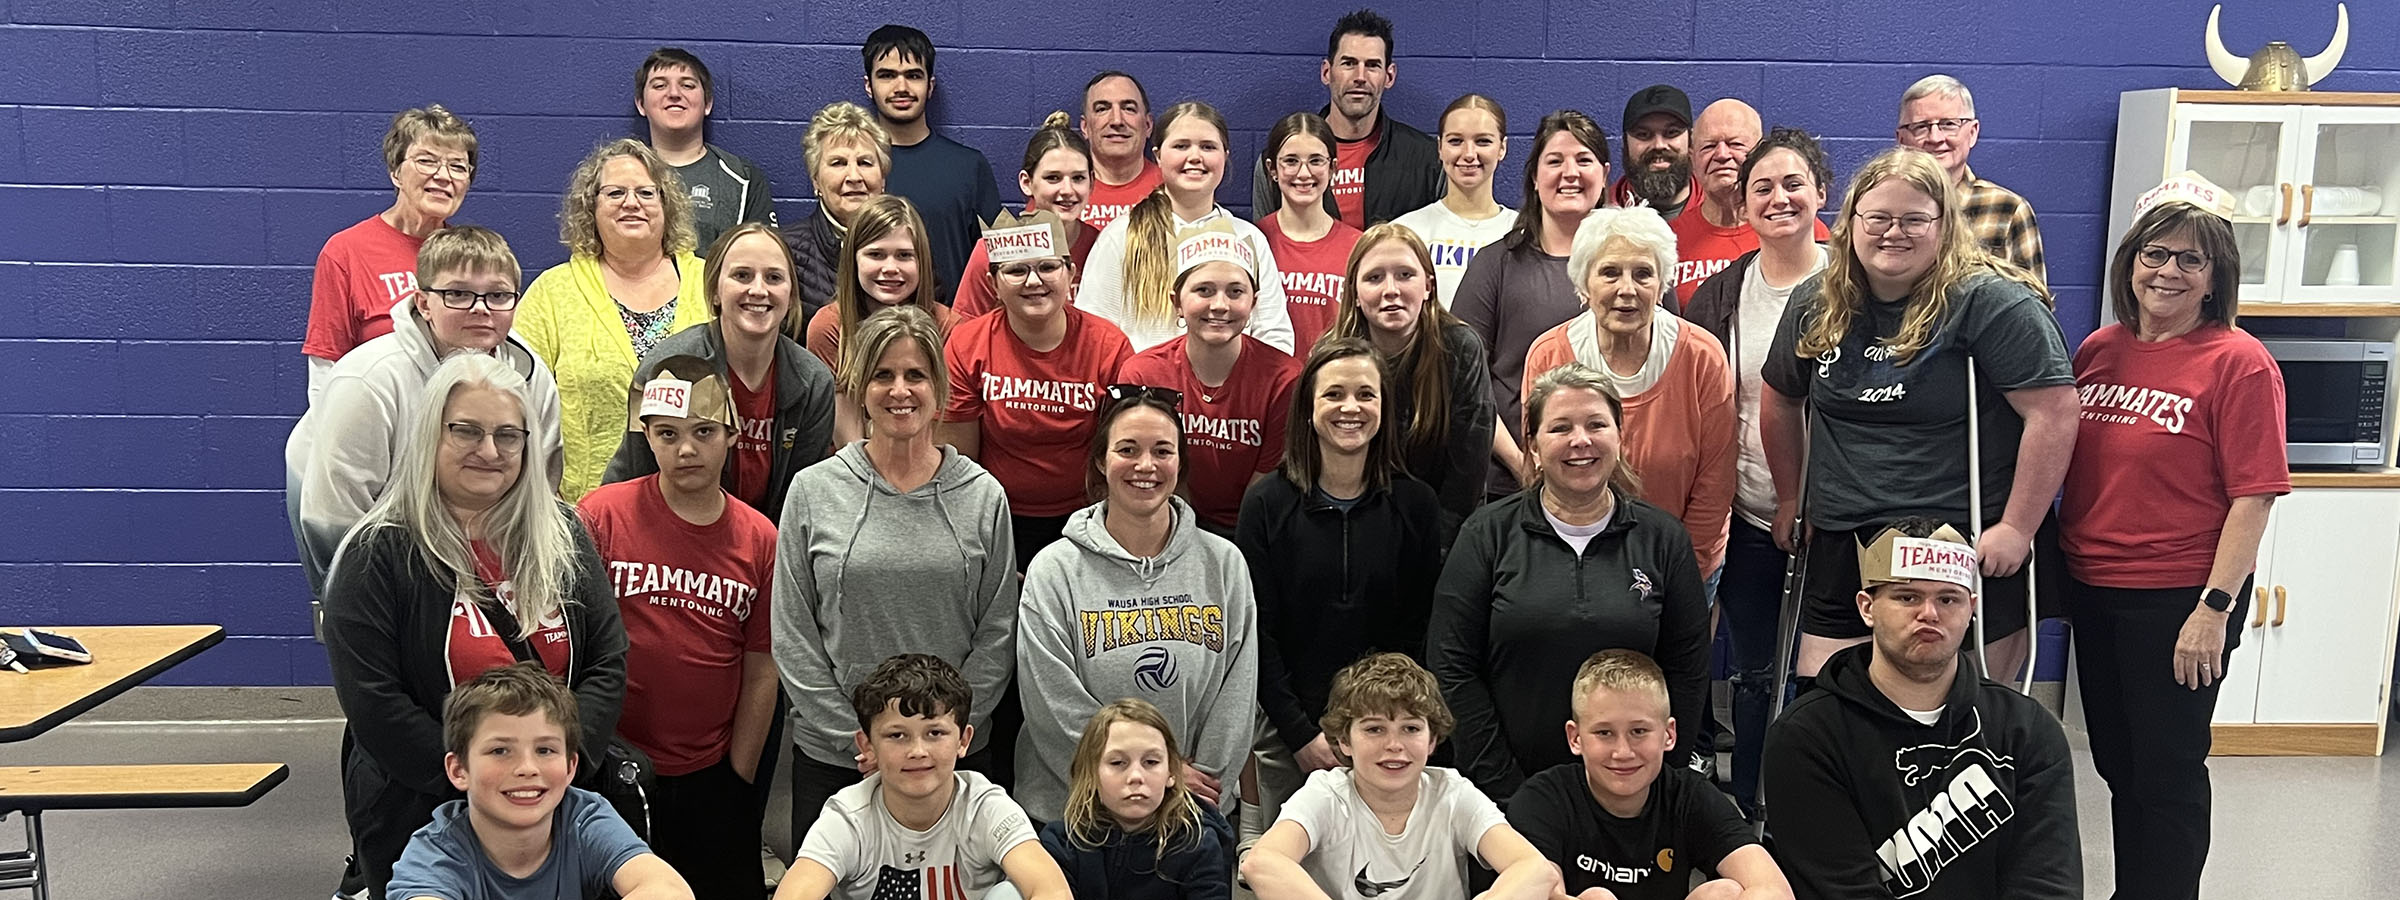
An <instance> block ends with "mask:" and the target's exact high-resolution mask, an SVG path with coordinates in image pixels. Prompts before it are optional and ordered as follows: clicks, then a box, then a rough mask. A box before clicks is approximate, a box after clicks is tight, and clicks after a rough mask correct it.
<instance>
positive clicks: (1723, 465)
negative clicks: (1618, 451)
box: [1518, 313, 1739, 574]
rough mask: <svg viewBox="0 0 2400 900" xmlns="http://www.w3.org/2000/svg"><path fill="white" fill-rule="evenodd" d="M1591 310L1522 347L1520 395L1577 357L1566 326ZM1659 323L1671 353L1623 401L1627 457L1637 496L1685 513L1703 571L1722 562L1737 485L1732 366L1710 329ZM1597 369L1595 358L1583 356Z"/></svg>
mask: <svg viewBox="0 0 2400 900" xmlns="http://www.w3.org/2000/svg"><path fill="white" fill-rule="evenodd" d="M1589 315H1590V313H1585V314H1584V315H1581V316H1576V317H1575V318H1572V319H1568V320H1567V321H1566V322H1565V323H1563V324H1560V325H1559V326H1558V327H1556V328H1552V329H1550V330H1549V331H1545V332H1542V336H1541V337H1538V338H1535V339H1534V341H1533V347H1532V349H1530V350H1527V351H1526V353H1525V382H1524V384H1523V386H1522V387H1520V388H1519V391H1520V393H1519V395H1518V396H1519V397H1520V398H1521V397H1524V396H1527V395H1530V394H1532V393H1533V383H1534V381H1535V380H1536V379H1539V378H1541V377H1542V374H1543V373H1545V372H1548V371H1550V370H1551V369H1555V368H1558V367H1559V366H1563V365H1566V364H1567V363H1571V362H1576V361H1578V360H1577V359H1576V356H1575V348H1574V345H1573V343H1572V341H1570V340H1569V339H1568V337H1567V330H1568V329H1569V328H1572V327H1574V325H1575V323H1576V322H1578V321H1582V320H1583V319H1584V318H1585V317H1586V316H1589ZM1655 321H1656V322H1657V323H1659V324H1665V323H1668V322H1673V323H1675V326H1676V328H1677V329H1678V330H1677V331H1676V332H1675V352H1674V354H1673V355H1671V356H1669V357H1668V358H1667V368H1666V371H1664V372H1661V373H1660V374H1659V376H1658V383H1657V384H1653V385H1651V386H1650V389H1649V390H1646V391H1643V392H1641V393H1639V394H1636V395H1634V396H1632V397H1628V398H1626V400H1625V421H1623V422H1620V423H1618V426H1619V431H1620V432H1621V433H1622V434H1623V435H1624V437H1625V443H1624V450H1623V452H1624V454H1625V458H1626V459H1627V460H1629V461H1631V462H1632V463H1633V471H1634V474H1636V475H1639V476H1641V479H1642V499H1643V500H1646V501H1649V503H1650V505H1652V506H1656V507H1658V508H1660V509H1663V510H1666V511H1667V513H1668V514H1669V515H1672V516H1674V517H1676V518H1678V519H1681V520H1683V527H1684V530H1686V531H1688V532H1690V533H1691V536H1692V551H1693V553H1694V554H1696V555H1698V556H1699V558H1700V571H1701V573H1702V574H1706V573H1709V572H1713V571H1716V567H1717V566H1718V565H1720V564H1722V563H1724V561H1725V536H1726V527H1727V525H1728V523H1730V522H1731V521H1732V515H1733V491H1734V486H1735V474H1734V461H1735V459H1736V458H1737V457H1738V456H1739V453H1738V451H1737V449H1736V444H1735V440H1734V437H1735V435H1734V409H1733V369H1732V367H1730V366H1728V365H1726V363H1725V347H1724V345H1722V344H1719V343H1718V342H1717V339H1716V337H1715V336H1714V335H1711V334H1709V333H1708V330H1707V329H1704V328H1701V327H1700V326H1698V325H1694V324H1692V323H1690V322H1686V321H1683V320H1682V319H1677V318H1673V317H1672V316H1669V315H1667V314H1665V313H1659V314H1658V318H1657V319H1656V320H1655ZM1581 362H1582V363H1583V364H1585V365H1588V366H1592V367H1594V368H1599V367H1601V366H1604V365H1606V363H1604V362H1603V361H1601V360H1598V359H1586V360H1581Z"/></svg>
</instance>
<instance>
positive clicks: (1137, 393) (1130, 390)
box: [1108, 384, 1183, 412]
mask: <svg viewBox="0 0 2400 900" xmlns="http://www.w3.org/2000/svg"><path fill="white" fill-rule="evenodd" d="M1129 400H1156V401H1158V402H1160V403H1164V404H1166V405H1167V406H1169V407H1172V408H1174V409H1175V410H1176V411H1177V412H1181V411H1182V410H1183V392H1182V391H1179V390H1176V389H1174V388H1163V387H1153V386H1151V385H1147V384H1112V385H1109V386H1108V402H1109V403H1111V404H1116V403H1124V402H1126V401H1129Z"/></svg>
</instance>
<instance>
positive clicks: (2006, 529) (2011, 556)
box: [1975, 521, 2033, 578]
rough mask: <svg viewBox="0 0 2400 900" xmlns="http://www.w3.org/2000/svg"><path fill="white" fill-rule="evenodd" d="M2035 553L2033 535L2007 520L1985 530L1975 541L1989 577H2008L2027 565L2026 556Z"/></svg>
mask: <svg viewBox="0 0 2400 900" xmlns="http://www.w3.org/2000/svg"><path fill="white" fill-rule="evenodd" d="M2031 555H2033V536H2032V535H2028V534H2026V533H2025V532H2023V531H2021V530H2018V528H2017V526H2014V525H2010V524H2008V523H2007V522H2005V521H2003V522H1998V523H1995V524H1993V525H1992V527H1990V528H1986V529H1984V530H1983V537H1982V538H1981V539H1979V540H1977V541H1976V542H1975V556H1976V558H1978V559H1981V560H1982V561H1983V562H1982V565H1981V568H1982V569H1983V574H1984V575H1985V576H1986V577H1989V578H2006V577H2008V576H2010V575H2015V574H2017V570H2018V569H2021V568H2024V567H2025V557H2027V556H2031Z"/></svg>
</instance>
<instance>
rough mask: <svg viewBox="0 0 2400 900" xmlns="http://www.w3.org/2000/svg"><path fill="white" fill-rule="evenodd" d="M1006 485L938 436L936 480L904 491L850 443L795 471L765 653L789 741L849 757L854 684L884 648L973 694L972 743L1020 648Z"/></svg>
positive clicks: (843, 760) (844, 760) (816, 753)
mask: <svg viewBox="0 0 2400 900" xmlns="http://www.w3.org/2000/svg"><path fill="white" fill-rule="evenodd" d="M1008 522H1009V520H1008V495H1007V494H1006V493H1005V492H1003V491H1002V490H1001V488H1000V480H999V479H997V478H993V477H992V474H991V473H990V472H986V471H984V468H983V467H982V466H980V465H976V464H975V461H974V460H971V459H968V458H966V457H964V456H960V455H958V452H957V451H955V450H952V449H950V448H949V447H947V446H945V447H943V448H942V464H941V466H940V467H939V468H937V469H935V470H934V475H933V480H931V481H928V482H926V483H924V484H921V485H918V486H917V488H916V489H915V490H911V491H905V492H904V491H900V490H898V489H896V488H894V487H893V486H892V484H891V482H888V481H885V480H883V476H882V475H881V474H880V473H878V472H876V471H875V466H874V464H873V463H871V462H869V461H868V460H867V451H866V442H865V441H853V442H851V443H850V444H849V445H848V446H845V447H843V448H842V449H840V450H838V451H835V452H834V455H832V456H831V457H827V458H826V459H825V460H823V461H821V462H818V463H817V464H815V465H812V466H809V467H808V468H806V469H802V470H800V474H799V475H797V476H795V477H793V478H792V487H791V491H790V493H789V495H788V496H787V497H786V499H785V500H784V505H783V523H782V527H781V529H780V530H779V532H778V533H777V535H776V538H777V540H776V550H775V602H774V607H773V614H774V617H775V662H776V668H778V669H780V670H782V672H783V689H784V693H785V694H786V695H788V696H790V697H791V701H792V714H791V720H790V723H789V724H790V728H791V733H792V742H793V743H795V744H798V745H799V746H800V750H801V752H803V753H806V754H808V757H809V758H810V759H813V760H816V761H817V762H820V763H824V764H826V765H833V766H843V767H848V766H850V765H852V762H851V759H852V756H853V754H855V753H857V750H856V749H854V747H853V745H852V743H851V735H852V734H854V733H856V732H857V731H858V715H857V713H856V712H854V711H853V710H852V707H851V705H850V692H851V691H854V690H856V689H857V688H858V685H859V683H860V682H863V681H866V680H867V676H868V675H870V674H872V673H873V672H874V671H875V667H876V666H878V665H881V664H882V663H883V661H884V660H885V659H889V658H891V657H893V656H896V655H898V654H902V653H930V654H932V655H934V656H938V657H941V658H942V659H944V660H947V661H949V663H950V664H951V665H954V666H957V667H958V669H959V673H960V674H962V675H964V676H965V677H966V680H967V686H968V687H969V688H971V689H972V690H973V691H974V693H975V708H974V709H972V710H970V711H969V712H968V718H967V721H968V722H969V723H971V724H973V725H975V726H976V728H977V731H978V733H977V734H976V736H975V737H976V741H975V742H976V744H977V745H979V746H978V749H980V745H981V744H983V743H985V742H986V740H987V738H986V736H985V735H984V734H982V733H981V732H982V731H983V730H984V726H985V725H987V724H988V723H990V721H991V715H992V708H993V707H994V706H997V705H999V702H1000V695H1001V694H1002V692H1003V691H1004V690H1005V689H1006V688H1007V686H1008V676H1009V669H1010V658H1011V657H1012V656H1013V655H1014V654H1015V651H1016V623H1017V575H1016V559H1017V551H1016V542H1015V539H1014V532H1013V531H1011V530H1010V529H1009V524H1008Z"/></svg>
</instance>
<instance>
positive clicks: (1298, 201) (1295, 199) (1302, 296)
mask: <svg viewBox="0 0 2400 900" xmlns="http://www.w3.org/2000/svg"><path fill="white" fill-rule="evenodd" d="M1259 155H1260V156H1261V157H1262V158H1263V159H1264V161H1265V163H1266V170H1267V171H1268V172H1271V173H1273V174H1274V177H1275V186H1276V188H1277V189H1278V190H1281V191H1282V192H1283V207H1282V208H1281V209H1277V210H1276V211H1274V212H1271V213H1268V214H1266V216H1264V217H1262V218H1260V219H1259V220H1258V230H1259V232H1260V233H1262V234H1265V235H1266V236H1267V249H1268V250H1269V251H1271V252H1273V253H1274V255H1275V262H1276V263H1277V264H1278V265H1279V266H1280V267H1281V268H1282V269H1283V297H1284V303H1285V308H1286V309H1287V310H1288V311H1289V312H1290V313H1291V317H1292V339H1293V342H1294V343H1293V345H1292V347H1293V355H1295V356H1298V355H1301V354H1305V353H1307V352H1308V346H1309V345H1310V344H1314V343H1316V342H1317V338H1318V337H1319V336H1321V335H1323V334H1324V333H1325V332H1327V331H1330V330H1332V328H1333V320H1334V318H1335V317H1336V316H1337V315H1338V314H1339V313H1340V312H1341V293H1342V275H1343V265H1344V264H1345V263H1348V262H1349V260H1350V249H1351V248H1352V247H1354V246H1356V245H1357V244H1358V236H1359V234H1360V233H1361V232H1360V231H1359V230H1358V229H1357V228H1354V227H1351V225H1350V223H1348V222H1344V221H1342V220H1340V219H1336V218H1334V217H1333V212H1332V211H1331V210H1328V209H1326V208H1325V202H1324V200H1325V192H1326V191H1327V190H1330V189H1331V188H1332V187H1333V128H1332V126H1329V125H1326V124H1325V120H1324V119H1323V118H1322V117H1320V116H1318V115H1317V114H1316V113H1312V112H1296V113H1293V114H1291V115H1288V116H1285V117H1283V120H1282V121H1279V122H1276V123H1275V128H1274V129H1273V130H1271V131H1269V132H1267V146H1266V149H1265V150H1263V151H1261V152H1260V154H1259Z"/></svg>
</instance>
